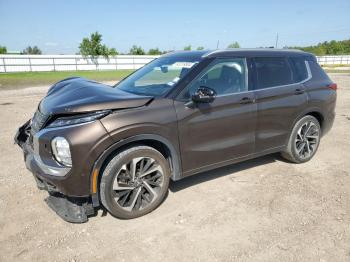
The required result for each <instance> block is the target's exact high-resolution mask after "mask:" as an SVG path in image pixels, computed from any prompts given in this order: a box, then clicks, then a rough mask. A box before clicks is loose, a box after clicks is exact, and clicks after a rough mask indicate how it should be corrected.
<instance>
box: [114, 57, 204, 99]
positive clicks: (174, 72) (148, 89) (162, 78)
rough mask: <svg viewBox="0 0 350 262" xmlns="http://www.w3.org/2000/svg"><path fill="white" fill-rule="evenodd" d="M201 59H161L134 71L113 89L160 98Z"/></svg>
mask: <svg viewBox="0 0 350 262" xmlns="http://www.w3.org/2000/svg"><path fill="white" fill-rule="evenodd" d="M200 59H201V57H197V56H196V57H189V56H188V57H178V56H173V57H172V56H170V57H161V58H158V59H156V60H153V61H152V62H150V63H149V64H147V65H145V66H144V67H142V68H141V69H140V70H138V71H136V72H135V73H133V74H132V75H130V76H129V77H127V78H126V79H124V80H123V81H122V82H120V83H119V84H117V85H116V86H115V87H116V88H119V89H121V90H123V91H126V92H129V93H135V94H142V95H151V96H161V95H163V94H165V93H166V92H167V91H169V90H170V89H172V88H173V87H174V86H175V84H176V83H177V82H178V81H179V80H180V79H181V78H183V77H184V76H185V75H186V74H187V73H188V72H189V71H190V70H191V69H192V67H193V66H194V65H196V64H197V63H198V62H199V61H200Z"/></svg>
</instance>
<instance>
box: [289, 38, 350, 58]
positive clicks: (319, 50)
mask: <svg viewBox="0 0 350 262" xmlns="http://www.w3.org/2000/svg"><path fill="white" fill-rule="evenodd" d="M287 48H292V49H300V50H303V51H306V52H310V53H313V54H315V55H345V54H350V39H348V40H342V41H335V40H332V41H330V42H328V41H325V42H323V43H318V44H317V45H313V46H304V47H300V46H293V47H287Z"/></svg>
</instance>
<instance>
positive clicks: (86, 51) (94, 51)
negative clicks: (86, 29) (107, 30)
mask: <svg viewBox="0 0 350 262" xmlns="http://www.w3.org/2000/svg"><path fill="white" fill-rule="evenodd" d="M79 51H80V54H81V55H82V56H84V57H85V58H86V57H91V60H92V61H93V62H94V63H95V64H96V63H97V58H98V57H99V56H103V57H104V58H106V59H109V56H113V55H117V54H118V52H117V50H115V48H111V49H109V48H108V47H107V46H106V45H105V44H102V35H101V34H100V33H99V32H95V33H92V34H91V35H90V38H89V37H84V38H83V41H82V42H81V43H80V45H79Z"/></svg>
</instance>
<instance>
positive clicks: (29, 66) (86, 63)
mask: <svg viewBox="0 0 350 262" xmlns="http://www.w3.org/2000/svg"><path fill="white" fill-rule="evenodd" d="M157 57H158V56H146V55H139V56H132V55H119V56H115V57H110V58H109V59H105V58H102V57H100V58H98V59H97V60H96V62H97V63H94V62H93V61H92V60H91V59H85V58H84V57H82V56H81V55H0V72H2V73H7V72H35V71H76V70H118V69H138V68H140V67H142V66H143V65H145V64H147V63H148V62H150V61H152V60H153V59H155V58H157Z"/></svg>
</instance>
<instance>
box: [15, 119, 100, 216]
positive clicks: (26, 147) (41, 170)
mask: <svg viewBox="0 0 350 262" xmlns="http://www.w3.org/2000/svg"><path fill="white" fill-rule="evenodd" d="M41 134H42V133H41V131H39V132H37V133H36V134H34V135H32V134H31V121H30V120H29V121H27V122H26V123H25V124H24V125H22V126H21V127H20V128H19V129H18V131H17V133H16V135H15V137H14V140H15V143H16V144H18V145H19V146H20V147H21V148H22V150H23V154H24V161H25V164H26V167H27V169H28V170H29V171H31V172H32V174H33V176H34V178H35V181H36V183H37V186H38V188H39V189H40V190H46V191H48V193H49V197H47V198H46V199H45V202H46V203H47V204H48V206H49V207H50V208H51V209H53V210H54V211H55V212H56V213H57V214H58V215H59V216H60V217H61V218H63V219H64V220H65V221H67V222H71V223H84V222H87V221H88V216H91V215H94V214H95V209H94V207H93V206H92V204H91V201H90V198H89V197H74V196H67V195H65V194H64V193H63V192H62V190H60V186H61V185H62V181H63V180H64V179H65V176H66V175H67V174H68V173H69V171H70V168H68V167H63V166H59V165H58V164H55V163H54V160H52V161H49V163H50V164H47V163H45V162H44V161H43V160H42V158H41V156H40V154H39V139H40V136H41ZM46 162H48V161H46ZM56 181H57V183H55V182H56Z"/></svg>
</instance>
